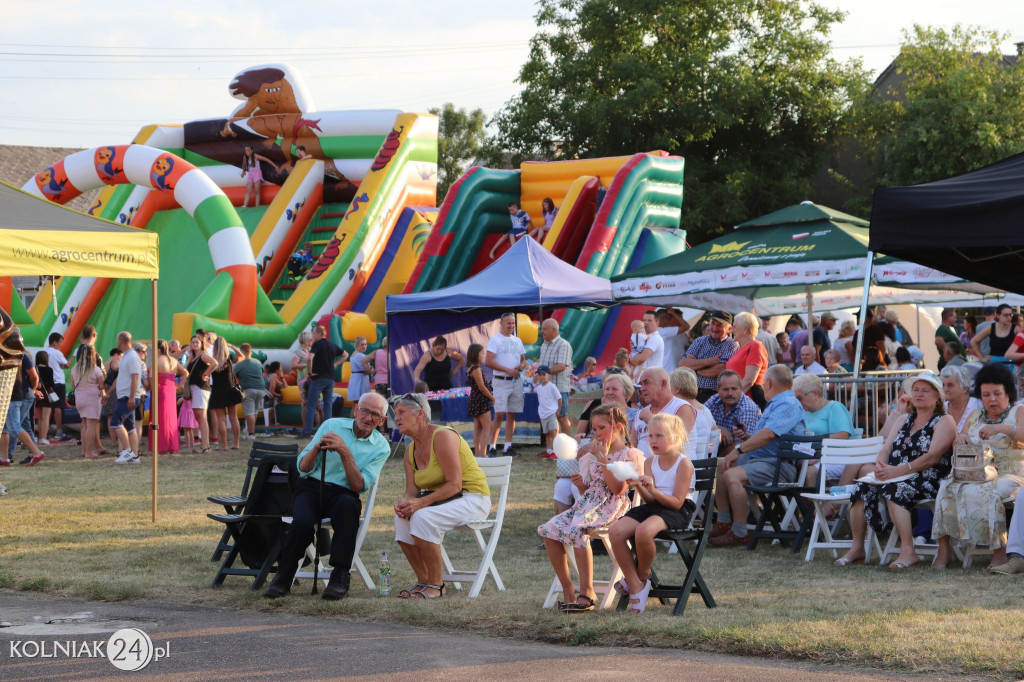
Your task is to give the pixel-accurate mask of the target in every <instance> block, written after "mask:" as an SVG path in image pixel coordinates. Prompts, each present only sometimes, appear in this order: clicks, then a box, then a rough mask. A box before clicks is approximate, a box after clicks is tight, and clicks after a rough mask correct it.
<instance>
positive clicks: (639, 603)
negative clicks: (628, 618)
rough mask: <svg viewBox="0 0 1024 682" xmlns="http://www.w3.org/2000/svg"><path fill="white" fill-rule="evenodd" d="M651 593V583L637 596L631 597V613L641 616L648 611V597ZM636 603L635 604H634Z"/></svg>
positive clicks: (645, 585) (645, 584)
mask: <svg viewBox="0 0 1024 682" xmlns="http://www.w3.org/2000/svg"><path fill="white" fill-rule="evenodd" d="M650 593H651V581H650V580H648V581H647V582H645V583H644V586H643V589H641V590H640V591H639V592H637V593H636V594H631V595H629V612H630V613H631V614H633V615H639V614H641V613H643V612H644V610H646V609H647V595H649V594H650ZM634 601H635V602H636V603H635V604H634V603H633V602H634Z"/></svg>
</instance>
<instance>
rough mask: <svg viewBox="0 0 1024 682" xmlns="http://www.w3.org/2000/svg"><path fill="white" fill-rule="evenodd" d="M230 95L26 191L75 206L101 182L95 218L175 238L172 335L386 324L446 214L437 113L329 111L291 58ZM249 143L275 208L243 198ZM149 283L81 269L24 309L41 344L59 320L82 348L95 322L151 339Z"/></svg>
mask: <svg viewBox="0 0 1024 682" xmlns="http://www.w3.org/2000/svg"><path fill="white" fill-rule="evenodd" d="M228 91H229V93H230V94H231V95H232V96H233V97H235V98H236V99H238V100H240V103H239V104H238V105H237V106H236V107H235V108H234V109H233V110H232V111H231V112H230V113H229V114H228V115H227V116H225V117H222V118H214V119H207V120H201V121H193V122H189V123H185V124H184V125H150V126H147V127H145V128H143V129H142V131H140V133H139V134H138V135H137V136H136V138H135V140H134V141H133V143H132V144H128V145H110V146H104V147H98V148H96V149H90V150H86V151H82V152H78V153H76V154H72V155H71V156H69V157H67V158H65V159H63V160H62V161H60V162H58V163H56V164H54V165H53V166H51V167H50V168H46V169H41V170H40V172H39V174H38V175H37V176H36V177H35V178H34V180H33V181H30V182H29V183H27V184H26V186H25V187H24V189H25V190H27V191H30V192H33V193H34V194H36V195H38V196H40V197H44V198H46V199H48V200H50V201H54V202H57V203H65V202H67V201H69V200H70V199H71V198H73V197H75V196H77V195H78V194H80V193H81V192H83V191H87V190H89V189H92V188H97V187H101V188H103V190H102V191H101V192H100V194H99V197H98V199H97V200H96V201H95V203H94V205H93V207H92V209H91V210H90V213H92V214H94V215H98V216H100V217H103V218H106V219H108V220H113V221H116V222H119V223H122V224H125V225H130V226H132V227H138V228H140V229H148V230H152V231H153V232H156V233H157V234H158V235H159V237H160V256H161V265H162V268H161V280H162V282H161V287H160V306H159V309H160V311H161V312H162V315H161V318H160V320H159V327H160V335H161V336H163V337H172V336H173V337H175V338H178V339H188V338H189V336H190V335H191V333H192V331H193V330H194V329H196V328H200V327H202V328H205V329H208V330H212V331H215V332H217V333H218V334H221V335H223V336H225V337H227V338H228V339H229V340H231V341H232V342H234V343H241V342H243V341H248V342H249V343H251V344H252V345H253V346H254V347H256V348H260V349H263V350H264V351H266V352H267V353H268V354H269V355H271V356H272V355H274V354H275V351H277V352H283V351H285V350H287V349H289V348H292V347H294V346H295V344H296V339H297V337H298V334H299V333H300V332H301V331H304V330H307V329H309V328H311V326H312V325H313V324H314V323H315V322H316V321H320V320H325V321H326V319H327V318H329V317H330V316H331V315H332V314H334V313H336V312H341V311H349V310H354V311H358V312H363V313H366V314H368V315H369V316H371V317H372V318H374V319H383V317H384V296H385V295H387V294H393V293H400V292H401V291H402V289H403V288H404V286H405V284H406V282H407V281H408V278H409V276H410V274H411V272H412V269H413V267H414V266H415V262H416V259H417V253H416V249H422V247H423V244H424V242H425V239H426V236H427V233H428V231H429V229H430V226H431V224H432V221H433V219H434V217H435V215H436V209H435V208H434V205H435V202H436V177H437V119H436V117H434V116H431V115H428V114H418V113H404V112H401V111H398V110H360V111H339V110H331V111H317V110H316V109H315V107H314V105H313V100H312V97H311V95H310V94H309V93H308V91H307V89H306V87H305V85H304V83H303V81H302V78H301V76H300V75H299V74H298V73H297V72H295V71H294V70H292V69H290V68H289V67H288V66H286V65H282V64H269V65H261V66H256V67H252V68H249V69H245V70H243V71H242V72H240V73H238V74H237V75H236V76H235V77H234V78H233V79H232V80H231V81H230V83H229V85H228ZM247 147H250V148H251V149H252V150H253V152H254V154H253V156H254V157H256V158H257V159H258V161H257V162H256V166H255V169H257V170H258V172H257V173H256V176H257V177H259V176H262V183H261V185H259V186H258V188H256V192H258V194H259V197H258V200H256V197H255V196H254V197H253V201H252V202H250V203H257V204H259V205H257V206H253V207H247V208H242V207H241V204H242V202H243V199H244V198H245V194H246V189H247V188H246V185H247V181H248V180H249V179H250V178H251V177H252V175H251V174H250V171H252V170H254V169H253V167H252V164H251V163H249V164H243V156H244V155H246V152H247V150H246V148H247ZM244 165H248V166H249V167H248V168H246V167H243V166H244ZM248 184H250V187H249V190H250V192H252V193H253V194H255V193H256V192H253V191H252V190H253V189H254V185H253V183H248ZM303 248H311V250H312V253H311V260H312V264H311V265H309V266H308V267H307V268H305V269H304V272H303V273H301V276H299V277H295V276H294V271H289V268H288V264H289V261H290V260H291V258H292V256H293V255H294V254H295V253H296V252H298V251H300V250H301V249H303ZM147 286H148V285H147V284H145V283H144V282H133V281H121V280H113V281H112V280H108V279H97V278H90V277H80V278H71V277H65V278H63V279H62V280H60V281H59V282H58V285H57V286H56V288H55V293H52V292H51V291H49V290H45V291H44V292H43V293H41V294H40V295H39V296H38V297H37V298H36V300H35V301H34V302H33V304H32V305H31V306H30V307H29V309H28V310H25V309H24V307H22V306H21V305H20V301H18V300H17V297H12V300H11V304H10V305H11V308H12V314H13V315H14V317H15V320H16V321H17V322H18V323H19V324H20V325H21V327H22V329H23V331H24V333H25V335H26V338H27V339H28V343H29V344H30V345H32V346H42V345H45V339H46V338H47V336H48V335H49V334H50V333H51V332H53V331H57V332H60V333H62V334H63V335H64V336H65V344H66V346H67V347H68V348H67V349H65V350H66V351H67V350H69V349H70V347H71V346H72V344H73V343H74V342H75V339H76V338H77V337H78V335H79V332H80V330H81V328H82V327H83V326H84V325H86V324H92V325H94V326H96V327H97V329H98V331H99V333H100V338H99V341H98V342H99V344H100V347H101V348H102V347H110V346H111V345H113V343H114V338H115V336H116V334H117V332H118V331H119V330H121V329H128V330H129V331H132V332H133V333H134V334H135V335H136V336H139V337H148V336H149V332H150V330H149V323H148V317H147V316H146V314H145V311H146V310H148V305H149V302H148V301H149V299H148V293H147V289H146V287H147ZM54 295H55V296H56V299H54ZM165 311H166V312H165Z"/></svg>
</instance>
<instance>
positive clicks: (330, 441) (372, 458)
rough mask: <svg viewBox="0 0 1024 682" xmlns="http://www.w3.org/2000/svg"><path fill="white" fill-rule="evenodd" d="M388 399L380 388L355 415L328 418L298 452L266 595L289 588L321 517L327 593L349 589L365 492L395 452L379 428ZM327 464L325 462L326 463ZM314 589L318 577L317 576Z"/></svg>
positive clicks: (328, 595) (337, 595) (333, 594)
mask: <svg viewBox="0 0 1024 682" xmlns="http://www.w3.org/2000/svg"><path fill="white" fill-rule="evenodd" d="M387 409H388V404H387V401H386V400H384V398H383V397H382V396H380V395H378V394H376V393H365V394H363V396H362V397H360V399H359V404H358V405H356V407H355V408H354V409H353V410H352V418H351V419H327V420H325V421H324V423H323V424H321V425H320V428H319V429H318V430H317V432H316V434H315V435H314V436H313V439H312V440H311V441H310V442H309V445H307V446H306V448H305V450H303V451H302V452H301V453H300V454H299V475H300V476H301V479H300V481H299V484H298V486H297V487H296V490H295V499H294V501H293V503H292V517H293V520H292V524H291V527H290V528H289V529H288V530H287V532H286V534H285V539H284V548H283V549H282V550H281V558H280V560H279V561H278V569H277V576H276V577H275V578H274V582H272V583H271V584H270V586H269V587H268V588H267V590H266V592H264V593H263V596H264V597H267V598H268V599H276V598H277V597H283V596H284V595H286V594H288V592H289V591H290V590H291V585H292V581H293V580H294V578H295V571H296V570H297V569H298V566H299V560H300V559H301V558H302V556H303V554H304V553H305V550H306V547H308V546H309V543H310V542H312V541H313V537H314V531H315V529H316V528H319V524H320V521H321V519H323V518H324V517H327V518H330V519H331V526H332V527H333V528H334V537H333V538H332V540H331V566H333V567H334V570H333V571H332V572H331V578H330V581H329V582H328V584H327V587H326V588H324V594H323V598H324V599H327V600H337V599H342V598H343V597H345V596H346V595H347V594H348V588H349V579H350V574H349V570H350V569H351V568H352V556H353V554H355V543H356V534H357V533H358V531H359V514H360V512H361V511H362V507H363V504H362V501H361V500H360V499H359V495H360V493H363V492H365V491H367V490H369V489H370V488H372V487H373V484H374V482H375V481H376V480H377V477H378V476H379V475H380V470H381V469H382V468H383V467H384V462H385V461H387V458H388V456H389V455H390V454H391V448H390V447H389V446H388V442H387V439H386V438H384V436H382V435H381V434H380V432H379V431H377V430H376V429H377V427H378V426H380V424H381V423H382V422H383V421H384V418H385V415H386V414H387ZM325 463H326V465H325ZM313 585H314V588H313V589H314V592H313V593H314V594H316V592H315V590H316V581H315V580H314V583H313Z"/></svg>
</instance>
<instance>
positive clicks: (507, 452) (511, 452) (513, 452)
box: [501, 448, 519, 457]
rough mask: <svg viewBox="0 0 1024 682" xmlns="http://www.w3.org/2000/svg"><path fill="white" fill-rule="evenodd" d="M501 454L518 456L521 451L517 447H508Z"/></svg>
mask: <svg viewBox="0 0 1024 682" xmlns="http://www.w3.org/2000/svg"><path fill="white" fill-rule="evenodd" d="M501 456H502V457H518V456H519V452H518V451H517V450H516V449H515V448H508V449H507V450H505V451H504V452H502V453H501Z"/></svg>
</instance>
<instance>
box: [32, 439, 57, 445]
mask: <svg viewBox="0 0 1024 682" xmlns="http://www.w3.org/2000/svg"><path fill="white" fill-rule="evenodd" d="M54 440H56V438H55V439H54ZM49 444H50V441H48V440H46V439H45V438H43V439H40V440H37V441H36V445H49Z"/></svg>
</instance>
